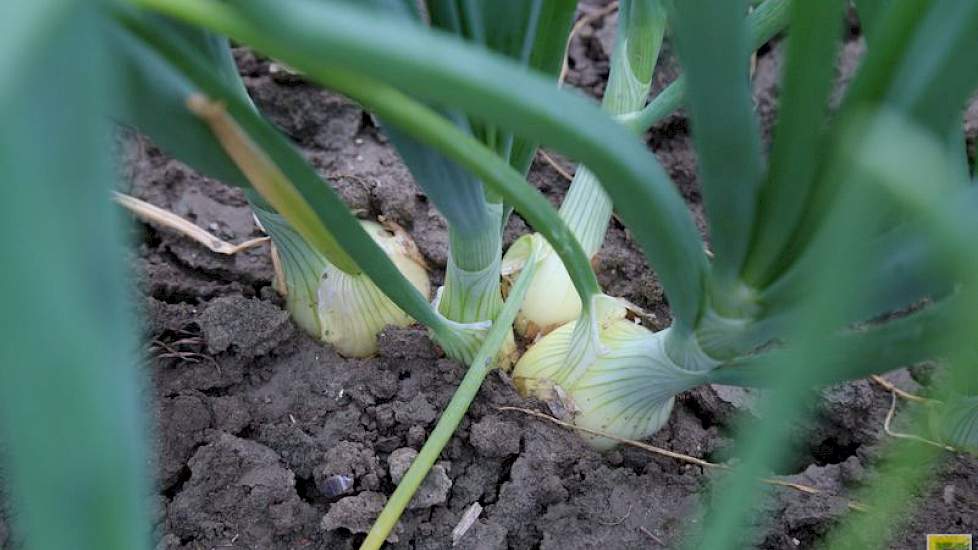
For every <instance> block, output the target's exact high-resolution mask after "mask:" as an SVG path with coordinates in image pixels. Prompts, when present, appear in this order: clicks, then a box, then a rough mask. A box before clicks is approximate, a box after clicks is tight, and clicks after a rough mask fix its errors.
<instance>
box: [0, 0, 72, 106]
mask: <svg viewBox="0 0 978 550" xmlns="http://www.w3.org/2000/svg"><path fill="white" fill-rule="evenodd" d="M80 3H81V2H79V1H78V0H32V1H30V2H0V21H3V32H2V33H0V51H4V52H7V55H4V56H3V61H0V75H2V76H0V104H5V103H7V102H8V101H10V100H11V99H12V97H11V95H10V94H15V93H18V92H21V91H22V89H21V87H20V82H21V80H22V78H23V76H24V75H25V74H27V72H28V71H30V70H31V64H32V63H34V58H35V57H36V56H37V55H38V54H37V52H38V51H40V50H43V49H44V48H45V47H47V44H48V42H49V41H51V40H54V39H55V38H56V34H57V33H59V32H61V30H62V27H63V26H64V24H65V23H66V22H67V21H69V20H70V17H71V16H72V15H74V11H75V6H76V5H77V4H80Z"/></svg>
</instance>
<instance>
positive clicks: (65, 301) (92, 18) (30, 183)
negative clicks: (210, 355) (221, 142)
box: [0, 2, 149, 550]
mask: <svg viewBox="0 0 978 550" xmlns="http://www.w3.org/2000/svg"><path fill="white" fill-rule="evenodd" d="M16 4H17V5H20V3H16ZM75 4H76V5H75V7H70V8H69V9H70V11H71V16H70V17H69V18H67V19H65V20H62V21H60V22H59V25H58V31H57V32H56V33H54V34H51V35H48V38H54V40H52V41H50V42H45V43H41V42H38V43H37V46H38V47H37V48H36V49H33V50H18V51H16V52H8V53H10V54H11V55H16V56H23V57H24V59H23V60H21V61H24V63H23V66H24V67H26V68H27V70H26V72H22V73H21V74H19V75H18V76H17V78H18V81H17V88H16V90H15V93H13V94H11V95H9V96H7V98H6V100H5V101H4V102H3V104H2V105H0V114H2V116H3V120H4V125H3V129H2V131H0V132H2V133H0V140H2V143H0V177H2V179H3V181H4V194H3V202H2V203H0V204H2V206H0V210H2V212H0V249H2V250H3V251H4V276H3V277H2V279H0V281H2V282H0V286H2V291H3V295H4V296H5V302H4V305H3V308H2V309H0V330H2V331H3V334H4V343H3V345H2V346H0V365H2V368H0V433H2V435H0V437H2V439H3V441H4V442H5V446H4V447H5V451H6V452H5V454H4V456H3V457H2V458H3V459H4V460H6V461H7V464H8V465H7V468H6V469H5V471H6V473H7V476H6V479H5V481H6V483H7V484H8V486H7V489H9V495H10V496H11V499H12V503H13V505H14V507H15V509H16V514H15V515H14V520H15V527H16V528H17V529H18V530H19V531H20V532H21V533H22V534H23V536H24V539H25V544H26V548H29V549H44V550H48V549H62V548H77V549H81V550H105V549H109V550H139V549H143V548H148V547H149V521H148V520H149V517H148V513H146V512H147V510H146V508H147V505H148V504H149V500H148V495H149V491H148V473H147V471H146V465H147V457H146V454H145V446H146V442H147V437H146V433H145V422H146V418H145V415H144V414H143V412H142V407H143V406H145V405H147V404H148V403H146V401H145V397H146V396H145V394H144V393H143V392H142V387H141V386H142V383H141V381H140V378H141V369H140V366H139V359H138V357H137V355H138V354H137V351H136V350H137V343H136V334H135V331H134V327H135V326H136V323H135V322H134V319H133V316H134V315H133V311H132V309H133V308H132V304H131V302H130V300H131V298H132V296H131V294H130V292H129V290H130V285H129V284H128V283H127V281H126V275H125V270H124V263H123V246H122V245H123V243H122V240H123V239H122V227H123V226H122V223H123V220H122V217H121V213H120V211H118V210H117V209H116V208H115V206H113V205H112V203H111V200H110V191H111V182H112V179H113V178H112V174H113V167H112V165H111V162H110V160H109V158H108V156H109V153H110V151H111V150H112V146H111V139H110V134H109V131H110V128H109V125H108V121H107V119H105V117H104V111H105V103H106V102H108V101H111V99H112V94H111V92H112V90H113V87H112V83H113V81H112V76H113V74H112V72H111V71H110V70H109V68H110V67H112V65H111V64H110V62H109V60H108V59H107V57H106V51H104V50H103V48H102V43H101V40H100V37H101V36H103V35H102V32H103V29H101V28H100V26H99V21H98V20H97V19H96V14H95V13H94V12H95V10H96V9H97V3H95V2H79V3H75ZM82 58H83V59H84V62H80V61H79V60H80V59H82Z"/></svg>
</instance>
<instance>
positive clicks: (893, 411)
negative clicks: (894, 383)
mask: <svg viewBox="0 0 978 550" xmlns="http://www.w3.org/2000/svg"><path fill="white" fill-rule="evenodd" d="M890 396H891V400H890V410H889V411H887V413H886V418H885V419H884V420H883V431H884V432H886V435H889V436H890V437H895V438H897V439H909V440H910V441H917V442H918V443H924V444H926V445H931V446H934V447H938V448H941V449H944V450H945V451H950V452H952V453H956V452H958V449H955V448H954V447H952V446H950V445H945V444H943V443H938V442H937V441H931V440H930V439H927V438H925V437H920V436H919V435H914V434H905V433H901V432H895V431H893V430H892V429H891V428H890V424H891V423H892V422H893V416H894V414H896V404H897V393H896V392H895V391H894V392H890Z"/></svg>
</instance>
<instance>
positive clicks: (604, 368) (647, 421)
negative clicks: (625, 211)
mask: <svg viewBox="0 0 978 550" xmlns="http://www.w3.org/2000/svg"><path fill="white" fill-rule="evenodd" d="M670 330H671V329H666V330H663V331H660V332H656V333H653V332H651V331H649V330H648V329H647V328H645V327H643V326H641V325H639V324H637V323H635V322H633V321H632V320H630V319H629V318H628V310H627V308H626V306H625V304H624V303H623V302H621V301H619V300H618V299H615V298H611V297H609V296H606V295H599V296H596V297H594V298H593V300H592V302H591V308H590V313H585V314H584V315H583V316H582V317H581V318H580V319H579V320H577V321H574V322H571V323H567V324H565V325H563V326H561V327H559V328H557V329H555V330H553V331H552V332H550V333H549V334H547V335H546V336H544V337H543V338H541V339H540V340H539V341H538V342H537V343H536V344H534V345H533V346H532V347H531V348H530V349H529V350H527V352H526V353H525V354H523V357H521V358H520V360H519V362H517V363H516V367H515V368H514V369H513V380H514V382H515V383H516V387H517V388H518V389H519V390H520V392H521V393H523V394H524V395H527V396H533V397H537V398H539V399H541V400H544V401H546V402H548V403H550V404H551V405H552V406H553V405H556V407H554V408H558V409H559V410H561V411H563V412H564V414H565V416H566V417H567V418H565V420H568V421H571V422H573V423H574V424H576V425H578V426H581V427H583V428H588V429H591V430H596V431H600V432H604V433H607V434H610V435H614V436H617V437H620V438H625V439H636V440H637V439H645V438H647V437H649V436H651V435H652V434H654V433H655V432H656V431H658V430H659V428H661V427H662V425H663V424H665V422H666V421H667V420H668V419H669V413H670V412H671V411H672V404H673V400H674V397H675V396H676V395H677V394H678V393H680V392H682V391H684V390H686V389H689V388H691V387H693V386H696V385H697V384H699V383H701V382H702V376H701V375H700V374H699V373H697V372H695V371H691V370H686V369H683V368H681V367H679V366H678V365H677V364H676V363H674V362H673V361H672V359H670V357H669V355H668V354H667V353H666V340H667V338H668V336H669V331H670ZM585 438H586V439H587V440H588V442H589V443H590V444H591V445H592V446H593V447H595V448H598V449H607V448H610V447H612V446H614V445H615V443H616V442H615V441H614V440H612V439H609V438H606V437H600V436H593V435H585Z"/></svg>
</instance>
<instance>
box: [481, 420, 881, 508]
mask: <svg viewBox="0 0 978 550" xmlns="http://www.w3.org/2000/svg"><path fill="white" fill-rule="evenodd" d="M496 410H499V411H515V412H520V413H523V414H526V415H529V416H533V417H536V418H539V419H541V420H546V421H548V422H552V423H554V424H557V425H558V426H563V427H565V428H570V429H572V430H578V431H581V432H584V433H587V434H591V435H596V436H600V437H606V438H608V439H611V440H613V441H617V442H618V443H621V444H623V445H629V446H631V447H636V448H639V449H642V450H644V451H648V452H650V453H652V454H657V455H660V456H665V457H668V458H672V459H674V460H678V461H680V462H686V463H687V464H695V465H697V466H702V467H704V468H712V469H715V470H726V471H730V470H732V468H731V467H730V466H727V465H726V464H717V463H715V462H708V461H706V460H703V459H701V458H696V457H694V456H689V455H685V454H682V453H677V452H675V451H670V450H668V449H663V448H661V447H656V446H654V445H649V444H648V443H642V442H641V441H635V440H632V439H625V438H623V437H618V436H616V435H612V434H609V433H605V432H602V431H598V430H592V429H590V428H584V427H581V426H576V425H574V424H571V423H570V422H564V421H563V420H560V419H557V418H554V417H552V416H550V415H548V414H544V413H542V412H539V411H534V410H530V409H525V408H522V407H496ZM758 481H760V482H761V483H766V484H768V485H776V486H780V487H787V488H789V489H794V490H796V491H800V492H802V493H807V494H809V495H828V494H829V493H827V492H825V491H823V490H821V489H818V488H816V487H812V486H810V485H803V484H801V483H793V482H790V481H783V480H780V479H773V478H761V479H759V480H758ZM846 504H847V505H848V506H849V508H850V509H851V510H856V511H858V512H865V511H867V510H868V508H867V507H866V505H865V504H861V503H859V502H856V501H854V500H848V499H846Z"/></svg>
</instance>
